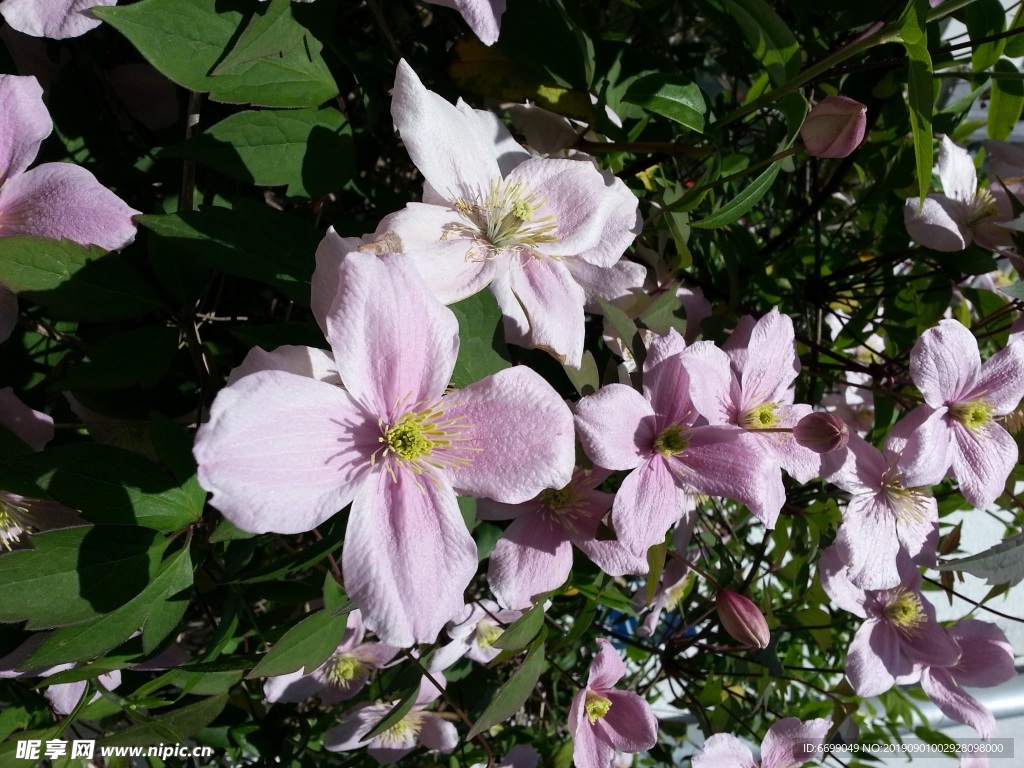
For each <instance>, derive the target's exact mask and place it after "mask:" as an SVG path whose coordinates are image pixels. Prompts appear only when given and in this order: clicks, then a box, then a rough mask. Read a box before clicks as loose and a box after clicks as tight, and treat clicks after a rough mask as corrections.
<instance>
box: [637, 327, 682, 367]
mask: <svg viewBox="0 0 1024 768" xmlns="http://www.w3.org/2000/svg"><path fill="white" fill-rule="evenodd" d="M643 342H644V344H645V345H646V346H647V357H646V359H644V376H646V375H647V374H648V373H649V372H651V371H653V370H654V369H655V368H658V367H660V366H661V364H662V363H664V362H665V361H666V360H669V359H670V358H676V359H678V358H679V356H680V355H683V354H685V353H686V340H685V339H684V338H683V337H682V336H680V335H679V332H678V331H676V330H675V329H674V328H670V329H669V331H668V333H665V334H662V335H661V336H655V335H654V334H653V333H649V335H647V336H644V337H643Z"/></svg>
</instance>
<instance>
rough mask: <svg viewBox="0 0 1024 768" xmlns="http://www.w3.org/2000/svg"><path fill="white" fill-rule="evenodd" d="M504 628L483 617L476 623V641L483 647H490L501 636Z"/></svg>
mask: <svg viewBox="0 0 1024 768" xmlns="http://www.w3.org/2000/svg"><path fill="white" fill-rule="evenodd" d="M503 631H504V630H502V629H501V628H500V627H496V626H494V625H493V624H491V622H489V621H487V619H481V620H480V621H478V622H477V623H476V641H477V643H478V644H479V645H480V647H481V648H490V647H491V646H492V645H494V642H495V640H497V639H498V638H499V637H501V633H502V632H503Z"/></svg>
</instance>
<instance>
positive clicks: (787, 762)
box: [693, 717, 832, 768]
mask: <svg viewBox="0 0 1024 768" xmlns="http://www.w3.org/2000/svg"><path fill="white" fill-rule="evenodd" d="M831 727H832V721H831V720H824V719H821V718H818V719H815V720H808V721H807V722H801V721H800V720H797V719H796V718H795V717H784V718H783V719H782V720H779V721H777V722H776V723H774V724H773V725H772V727H771V728H769V729H768V732H767V733H766V734H765V735H764V741H762V742H761V763H760V768H797V766H800V765H803V764H804V763H809V762H811V761H812V760H816V759H818V758H819V757H820V753H819V752H818V751H817V747H818V746H819V745H820V744H821V742H822V741H823V740H824V738H825V736H826V734H828V729H829V728H831ZM724 766H729V768H759V767H758V762H757V761H756V760H755V759H754V755H753V754H752V753H751V751H750V749H748V748H747V746H746V745H745V744H744V743H743V742H742V741H740V740H739V739H737V738H736V737H735V736H733V735H732V734H730V733H716V734H715V735H713V736H709V737H708V739H707V741H705V742H704V746H703V747H701V749H700V751H699V752H697V753H696V754H695V755H694V756H693V768H724Z"/></svg>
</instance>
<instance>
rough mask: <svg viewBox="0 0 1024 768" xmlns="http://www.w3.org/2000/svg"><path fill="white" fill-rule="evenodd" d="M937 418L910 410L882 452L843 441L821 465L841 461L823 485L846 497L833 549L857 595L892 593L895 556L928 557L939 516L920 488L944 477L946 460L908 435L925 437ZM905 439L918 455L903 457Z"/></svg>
mask: <svg viewBox="0 0 1024 768" xmlns="http://www.w3.org/2000/svg"><path fill="white" fill-rule="evenodd" d="M939 419H941V414H939V413H937V412H934V411H932V412H930V413H929V412H928V411H926V410H924V409H915V410H914V411H912V412H911V413H910V415H909V416H907V417H906V418H904V419H902V420H901V421H900V422H899V423H897V424H896V426H895V427H893V429H892V430H891V431H890V433H889V436H888V437H887V438H886V442H885V447H884V448H883V450H881V451H879V450H878V449H877V448H875V447H874V446H873V445H870V444H869V443H867V442H866V441H865V440H864V438H862V437H860V436H859V435H850V437H849V443H847V447H846V450H845V451H844V452H836V453H835V454H832V455H830V456H829V457H828V459H826V463H827V464H832V463H837V462H840V461H841V462H842V463H841V465H839V466H838V467H836V468H835V469H834V470H833V471H832V472H831V473H830V474H828V476H827V477H826V479H827V480H828V481H829V482H831V483H832V484H833V485H837V486H839V487H840V488H842V489H843V490H844V491H847V492H848V493H850V494H851V498H850V500H849V501H848V502H847V503H846V506H845V507H844V509H843V524H842V525H841V526H840V527H839V535H838V537H837V539H836V544H837V546H838V547H839V548H840V550H841V552H842V557H843V560H845V561H846V562H847V563H849V565H850V568H849V573H848V576H849V578H850V581H852V582H853V583H854V584H856V585H857V586H858V587H860V588H861V589H873V590H874V589H890V588H893V587H897V586H899V584H900V573H899V569H898V568H897V561H898V559H899V557H900V555H901V553H902V554H903V555H905V556H908V557H910V558H911V559H912V560H916V559H917V558H918V557H919V556H921V555H922V554H929V553H934V552H935V546H936V544H937V543H938V522H939V513H938V508H937V507H936V504H935V499H934V498H932V496H931V495H930V494H929V493H928V489H927V486H930V485H934V484H935V483H937V482H939V481H940V480H941V479H942V476H943V475H944V474H945V473H946V463H945V462H946V457H945V454H944V453H942V452H938V451H934V450H929V447H930V446H928V444H927V443H922V441H921V440H920V439H919V438H917V437H916V435H915V433H917V434H921V435H927V434H931V433H932V432H933V431H934V430H935V428H936V425H935V423H934V422H936V421H938V420H939ZM910 439H914V442H915V445H917V446H920V447H921V448H922V449H923V450H919V451H916V452H915V451H911V450H908V449H907V443H908V441H909V440H910ZM833 456H835V458H833Z"/></svg>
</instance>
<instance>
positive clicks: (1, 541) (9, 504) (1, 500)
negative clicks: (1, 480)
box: [0, 491, 32, 550]
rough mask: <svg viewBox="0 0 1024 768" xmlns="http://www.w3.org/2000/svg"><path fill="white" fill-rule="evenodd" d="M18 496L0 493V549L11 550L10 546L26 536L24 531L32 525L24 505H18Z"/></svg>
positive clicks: (26, 532) (29, 514)
mask: <svg viewBox="0 0 1024 768" xmlns="http://www.w3.org/2000/svg"><path fill="white" fill-rule="evenodd" d="M20 498H21V497H20V496H15V495H13V494H9V493H6V492H4V491H0V548H2V549H7V550H10V549H11V545H12V544H17V543H18V542H19V541H21V537H22V536H25V535H27V534H28V531H27V530H26V529H27V528H28V527H29V526H31V525H32V518H31V513H30V511H29V509H28V507H26V506H25V505H24V504H21V503H19V501H18V500H19V499H20Z"/></svg>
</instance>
